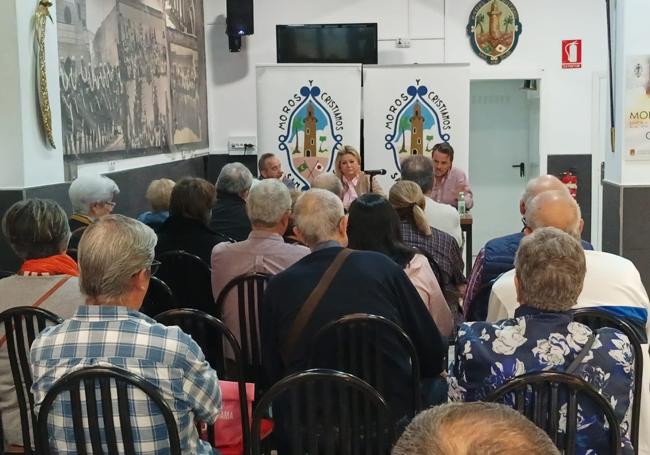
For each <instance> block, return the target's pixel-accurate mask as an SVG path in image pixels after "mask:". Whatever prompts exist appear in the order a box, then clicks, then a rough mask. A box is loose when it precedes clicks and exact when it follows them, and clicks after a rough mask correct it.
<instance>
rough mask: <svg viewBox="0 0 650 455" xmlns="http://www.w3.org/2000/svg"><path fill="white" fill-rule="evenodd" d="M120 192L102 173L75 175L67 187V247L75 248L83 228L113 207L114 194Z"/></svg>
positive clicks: (109, 211) (106, 213)
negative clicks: (69, 205)
mask: <svg viewBox="0 0 650 455" xmlns="http://www.w3.org/2000/svg"><path fill="white" fill-rule="evenodd" d="M119 193H120V189H119V188H118V186H117V184H116V183H115V182H114V181H113V180H111V179H109V178H108V177H105V176H103V175H82V176H81V177H77V178H76V179H75V180H74V181H73V182H72V183H71V184H70V188H69V189H68V197H69V198H70V202H71V203H72V216H71V217H70V220H69V223H70V232H71V236H70V242H69V245H68V247H69V248H77V245H78V244H79V239H80V238H81V234H83V231H84V229H85V228H87V227H88V226H89V225H90V224H91V223H93V222H95V221H96V220H98V219H99V218H101V217H103V216H104V215H108V214H110V213H111V212H112V211H113V209H114V208H115V201H114V199H115V196H117V195H118V194H119Z"/></svg>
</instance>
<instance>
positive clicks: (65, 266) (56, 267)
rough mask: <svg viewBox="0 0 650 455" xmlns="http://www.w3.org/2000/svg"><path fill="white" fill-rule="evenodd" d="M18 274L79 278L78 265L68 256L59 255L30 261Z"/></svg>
mask: <svg viewBox="0 0 650 455" xmlns="http://www.w3.org/2000/svg"><path fill="white" fill-rule="evenodd" d="M18 273H22V274H25V275H29V274H36V275H71V276H79V268H78V267H77V263H76V262H75V261H74V259H72V258H71V257H70V256H68V255H67V254H65V253H63V254H57V255H54V256H50V257H47V258H40V259H28V260H26V261H25V262H24V263H23V265H22V266H21V267H20V270H19V271H18Z"/></svg>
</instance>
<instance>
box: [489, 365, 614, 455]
mask: <svg viewBox="0 0 650 455" xmlns="http://www.w3.org/2000/svg"><path fill="white" fill-rule="evenodd" d="M513 395H514V399H513ZM585 400H586V401H590V402H592V403H593V404H594V405H595V406H596V407H597V409H598V411H600V412H601V413H602V415H604V416H605V419H606V421H607V424H608V425H609V441H610V447H609V449H610V450H609V452H607V453H609V454H612V455H620V453H621V429H620V426H619V422H618V420H617V419H616V415H615V414H614V410H613V409H612V407H611V406H610V404H609V403H608V402H607V400H606V399H605V398H603V397H602V396H601V395H600V394H599V393H598V392H597V391H596V390H595V389H594V388H593V387H592V386H591V385H590V384H589V383H588V382H586V381H585V380H584V379H582V378H580V377H578V376H573V375H571V374H566V373H560V372H553V371H545V372H541V373H529V374H525V375H522V376H519V377H517V378H515V379H512V380H511V381H509V382H507V383H506V384H504V385H503V386H501V387H500V388H499V389H497V390H495V391H494V392H492V393H491V394H489V395H488V396H487V397H486V398H485V400H484V401H492V402H498V403H504V404H507V405H509V406H513V407H514V408H515V409H516V410H518V411H519V412H521V413H522V414H523V415H525V416H526V417H527V418H528V419H529V420H531V421H532V422H533V423H534V424H535V425H537V426H538V427H539V428H541V429H542V430H544V431H546V433H547V434H548V435H549V436H550V437H551V440H552V441H553V442H554V443H555V445H556V446H557V448H558V449H559V450H560V452H561V453H563V454H565V455H575V453H576V434H577V430H578V405H579V403H580V404H583V403H584V402H585ZM565 402H566V403H567V407H566V429H565V431H564V433H561V432H560V431H559V430H560V428H559V424H560V419H561V414H560V409H561V408H562V406H563V404H564V403H565Z"/></svg>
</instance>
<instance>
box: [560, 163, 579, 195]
mask: <svg viewBox="0 0 650 455" xmlns="http://www.w3.org/2000/svg"><path fill="white" fill-rule="evenodd" d="M560 180H561V181H562V183H564V184H565V185H566V187H567V188H568V189H569V193H571V196H572V197H573V199H576V198H577V197H578V176H577V175H576V170H575V169H574V168H571V169H569V170H567V171H564V172H562V173H561V174H560Z"/></svg>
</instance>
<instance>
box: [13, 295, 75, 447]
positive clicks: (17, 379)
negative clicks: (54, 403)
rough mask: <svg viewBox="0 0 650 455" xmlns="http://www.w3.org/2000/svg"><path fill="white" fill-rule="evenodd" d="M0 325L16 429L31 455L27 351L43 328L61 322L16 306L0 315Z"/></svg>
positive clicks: (31, 402)
mask: <svg viewBox="0 0 650 455" xmlns="http://www.w3.org/2000/svg"><path fill="white" fill-rule="evenodd" d="M0 322H1V323H2V324H3V326H4V330H5V335H4V338H0V347H1V346H2V345H3V344H4V343H5V342H6V343H7V352H8V356H9V366H10V367H11V375H12V376H13V381H14V388H15V389H16V397H17V399H18V410H19V411H20V425H21V430H22V436H23V445H24V447H25V453H26V454H31V453H33V451H32V448H33V447H34V446H35V445H36V441H35V440H34V438H33V437H32V431H31V429H33V428H34V427H35V424H36V415H35V414H34V396H33V395H32V392H31V388H32V372H31V370H30V368H29V349H30V348H31V346H32V343H33V342H34V339H35V338H36V336H37V335H38V334H39V333H41V332H42V331H43V329H44V328H45V327H46V326H49V325H56V324H60V323H62V322H63V319H62V318H60V317H59V316H57V315H56V314H54V313H52V312H51V311H47V310H44V309H42V308H38V307H31V306H19V307H14V308H9V309H8V310H5V311H3V312H2V313H0Z"/></svg>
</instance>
